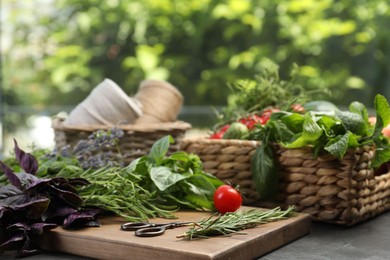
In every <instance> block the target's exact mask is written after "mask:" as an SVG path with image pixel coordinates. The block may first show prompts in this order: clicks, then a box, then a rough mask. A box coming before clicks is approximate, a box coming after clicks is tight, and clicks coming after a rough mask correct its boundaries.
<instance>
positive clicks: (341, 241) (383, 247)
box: [0, 212, 390, 260]
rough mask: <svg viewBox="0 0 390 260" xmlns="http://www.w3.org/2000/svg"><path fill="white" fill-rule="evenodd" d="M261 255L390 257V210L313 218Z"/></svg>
mask: <svg viewBox="0 0 390 260" xmlns="http://www.w3.org/2000/svg"><path fill="white" fill-rule="evenodd" d="M12 258H13V256H12V254H11V252H10V253H7V254H3V255H0V259H12ZM23 259H25V260H38V259H44V260H45V259H62V260H82V259H87V258H83V257H79V256H74V255H68V254H53V253H42V254H39V255H35V256H30V257H26V258H23ZM129 259H131V258H129ZM173 259H174V257H172V260H173ZM261 259H265V260H276V259H277V260H279V259H299V260H306V259H307V260H325V259H332V260H333V259H335V260H344V259H345V260H347V259H348V260H349V259H351V260H352V259H353V260H358V259H369V260H382V259H386V260H387V259H390V212H387V213H384V214H382V215H379V216H377V217H375V218H373V219H370V220H368V221H365V222H363V223H360V224H357V225H355V226H353V227H343V226H338V225H332V224H325V223H316V222H313V224H312V229H311V232H310V233H309V234H308V235H306V236H304V237H302V238H300V239H298V240H295V241H293V242H291V243H289V244H287V245H285V246H283V247H281V248H279V249H276V250H275V251H273V252H270V253H269V254H267V255H264V256H263V257H261Z"/></svg>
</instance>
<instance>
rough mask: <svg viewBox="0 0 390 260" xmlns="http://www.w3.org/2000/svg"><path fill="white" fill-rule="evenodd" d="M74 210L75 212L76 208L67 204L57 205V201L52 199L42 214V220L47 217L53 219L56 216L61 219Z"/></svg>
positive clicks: (46, 219) (45, 219)
mask: <svg viewBox="0 0 390 260" xmlns="http://www.w3.org/2000/svg"><path fill="white" fill-rule="evenodd" d="M75 212H77V209H75V208H73V207H70V206H68V205H63V206H62V205H58V203H56V202H54V201H53V200H52V203H51V204H50V207H49V209H48V210H47V211H46V212H45V213H44V214H43V215H42V220H43V221H48V220H49V219H50V220H54V219H56V218H61V220H63V218H64V217H67V216H69V215H70V214H73V213H75Z"/></svg>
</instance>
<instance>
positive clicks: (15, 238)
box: [0, 232, 26, 248]
mask: <svg viewBox="0 0 390 260" xmlns="http://www.w3.org/2000/svg"><path fill="white" fill-rule="evenodd" d="M25 239H26V235H25V233H24V232H22V233H18V234H16V235H14V236H13V237H11V238H10V239H8V240H7V241H5V242H4V243H3V244H1V245H0V248H2V247H6V246H9V245H12V244H14V243H20V242H21V241H23V240H25Z"/></svg>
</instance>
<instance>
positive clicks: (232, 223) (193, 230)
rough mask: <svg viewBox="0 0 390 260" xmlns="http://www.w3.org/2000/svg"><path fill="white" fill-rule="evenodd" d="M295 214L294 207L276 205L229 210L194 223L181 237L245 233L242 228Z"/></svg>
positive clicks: (207, 236)
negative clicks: (285, 207)
mask: <svg viewBox="0 0 390 260" xmlns="http://www.w3.org/2000/svg"><path fill="white" fill-rule="evenodd" d="M294 214H295V211H294V207H289V208H288V209H287V210H281V209H280V207H276V208H274V209H270V210H261V209H249V210H243V211H236V212H229V213H226V214H218V215H217V216H215V215H212V216H210V217H209V218H203V219H201V220H200V221H199V222H196V223H194V224H193V226H192V227H190V229H189V230H187V231H186V232H185V233H184V234H182V235H180V236H178V237H179V238H188V239H190V240H191V239H194V238H209V237H211V236H220V235H225V236H226V235H229V234H232V233H236V234H237V233H238V234H243V233H242V232H240V231H242V230H244V229H248V228H254V227H256V226H258V225H261V224H266V223H269V222H273V221H278V220H283V219H286V218H289V217H291V216H293V215H294Z"/></svg>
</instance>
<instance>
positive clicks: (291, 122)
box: [281, 113, 305, 133]
mask: <svg viewBox="0 0 390 260" xmlns="http://www.w3.org/2000/svg"><path fill="white" fill-rule="evenodd" d="M304 120H305V117H304V115H302V114H298V113H292V114H289V115H286V116H284V117H282V118H281V121H282V122H283V123H284V124H285V125H286V126H287V128H288V129H290V130H291V131H292V132H294V133H298V132H302V126H303V122H304Z"/></svg>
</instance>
